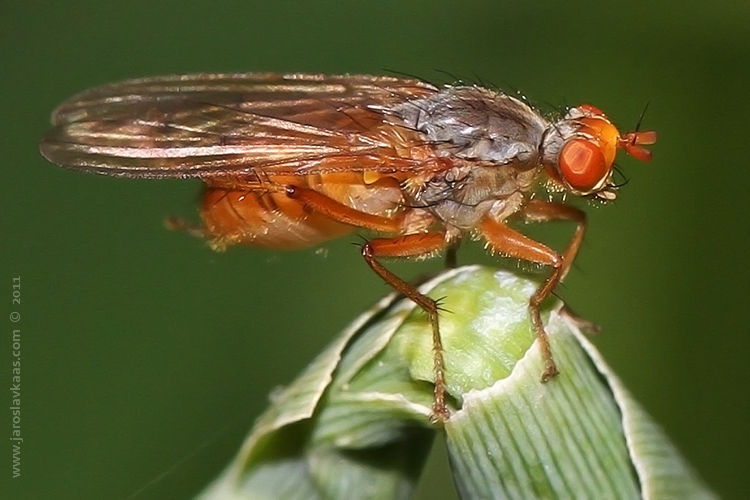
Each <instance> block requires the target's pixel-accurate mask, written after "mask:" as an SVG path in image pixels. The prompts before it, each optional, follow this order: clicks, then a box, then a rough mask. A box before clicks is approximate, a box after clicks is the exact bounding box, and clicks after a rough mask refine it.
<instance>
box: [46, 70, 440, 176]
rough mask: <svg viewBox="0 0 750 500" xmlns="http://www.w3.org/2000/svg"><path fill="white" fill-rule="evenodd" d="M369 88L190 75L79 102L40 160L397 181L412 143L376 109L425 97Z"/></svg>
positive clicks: (109, 169)
mask: <svg viewBox="0 0 750 500" xmlns="http://www.w3.org/2000/svg"><path fill="white" fill-rule="evenodd" d="M436 91H437V89H436V88H435V87H433V86H432V85H429V84H427V83H424V82H421V81H419V80H409V79H403V78H394V77H373V76H332V77H330V76H328V77H327V76H322V75H277V74H260V73H248V74H197V75H183V76H167V77H155V78H144V79H138V80H128V81H124V82H120V83H114V84H110V85H104V86H101V87H97V88H94V89H91V90H87V91H84V92H82V93H80V94H78V95H76V96H74V97H73V98H71V99H70V100H68V101H67V102H65V103H63V104H62V105H61V106H60V107H59V108H58V109H57V110H56V111H55V112H54V113H53V115H52V124H53V125H54V128H53V129H52V130H51V131H50V132H49V133H48V134H47V135H46V136H45V137H44V138H43V139H42V141H41V144H40V149H41V152H42V154H43V155H44V156H45V157H46V158H47V159H48V160H50V161H51V162H53V163H56V164H58V165H61V166H63V167H68V168H73V169H78V170H85V171H90V172H96V173H101V174H106V175H112V176H122V177H150V178H164V177H201V178H210V177H226V176H233V175H238V176H241V175H243V174H253V173H255V174H257V173H258V169H260V170H262V171H264V172H266V173H270V172H279V173H284V172H288V173H295V174H300V175H307V174H312V173H322V172H330V171H339V170H377V171H405V170H408V169H410V168H415V167H417V166H418V164H419V163H420V162H419V161H418V160H411V159H409V158H404V157H403V155H402V154H401V155H400V154H398V151H399V150H401V151H402V150H403V148H404V147H407V148H408V147H411V146H418V145H420V144H421V141H422V139H421V137H420V135H419V134H418V133H416V132H415V131H413V130H408V129H406V128H404V127H402V126H400V125H399V124H396V123H393V122H392V119H391V118H390V117H388V116H385V115H383V114H382V113H380V112H378V111H377V109H380V108H383V107H388V106H389V105H391V104H395V103H398V102H403V101H404V100H408V99H415V98H420V97H425V96H427V95H430V94H432V93H434V92H436Z"/></svg>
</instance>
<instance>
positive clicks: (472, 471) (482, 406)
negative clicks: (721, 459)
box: [199, 267, 715, 500]
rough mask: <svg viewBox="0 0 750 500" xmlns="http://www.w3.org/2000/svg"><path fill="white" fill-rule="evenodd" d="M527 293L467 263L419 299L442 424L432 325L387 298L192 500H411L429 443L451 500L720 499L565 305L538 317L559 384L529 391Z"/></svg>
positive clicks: (535, 368)
mask: <svg viewBox="0 0 750 500" xmlns="http://www.w3.org/2000/svg"><path fill="white" fill-rule="evenodd" d="M537 286H538V285H537V284H536V283H534V282H532V281H529V280H527V279H524V278H521V277H518V276H516V275H514V274H511V273H509V272H506V271H495V270H490V269H486V268H481V267H466V268H461V269H456V270H452V271H448V272H446V273H443V274H442V275H440V276H439V277H437V278H436V279H434V280H432V281H431V282H429V283H427V284H425V285H424V286H423V287H421V290H422V291H423V293H428V294H429V295H430V296H432V297H433V298H442V301H441V303H442V305H443V308H444V309H445V312H443V313H442V314H441V317H440V327H441V334H442V338H443V343H444V353H445V366H446V377H447V385H448V387H447V389H448V394H449V395H450V398H449V399H450V401H449V402H450V406H451V408H452V412H453V414H452V417H451V418H450V420H449V421H448V422H446V423H445V425H444V426H442V425H433V424H431V423H430V420H429V416H430V411H431V410H430V408H431V405H432V391H433V387H432V382H433V355H432V343H431V342H432V341H431V332H430V327H429V322H428V321H427V318H426V317H425V315H424V314H423V313H422V312H421V311H420V310H419V309H418V308H416V307H415V306H414V304H413V303H411V302H410V301H408V300H399V299H398V298H396V297H395V296H390V297H388V298H386V299H384V300H382V301H381V302H380V303H379V304H378V305H377V306H375V307H374V308H373V309H371V310H370V311H368V312H367V313H366V314H364V315H363V316H361V317H360V318H358V319H357V320H356V321H355V322H354V323H353V324H352V326H350V327H349V328H347V329H346V330H345V331H344V332H343V333H342V334H341V336H340V337H339V338H338V339H336V340H335V341H334V342H333V344H332V345H331V346H330V347H329V348H328V349H326V350H325V351H324V352H323V353H321V355H320V356H318V358H317V359H316V360H315V361H313V363H311V364H310V366H309V367H308V368H307V369H306V370H305V371H304V372H303V374H302V375H301V376H300V377H299V378H298V379H297V380H295V381H294V382H293V383H292V384H290V385H289V386H288V387H287V388H286V389H285V390H284V391H283V392H281V393H280V394H279V395H278V396H276V397H275V399H274V401H273V403H272V405H271V407H270V408H269V409H268V410H267V411H266V413H265V414H264V415H262V416H261V417H260V418H259V419H258V421H257V422H256V424H255V427H254V429H253V431H252V432H251V434H250V435H249V436H248V438H247V440H246V442H245V444H244V445H243V447H242V449H241V450H240V452H239V453H238V455H237V457H236V458H235V459H234V461H233V462H232V463H231V464H230V465H229V467H228V468H227V469H226V470H225V471H224V473H223V474H222V475H221V476H220V477H219V478H218V479H217V480H216V481H215V482H214V483H213V484H212V485H210V486H209V488H207V489H206V491H204V492H203V493H202V494H201V496H200V497H199V498H201V499H206V500H207V499H297V498H299V499H326V500H328V499H363V498H367V499H401V498H404V499H405V498H409V497H410V496H411V494H412V492H413V490H414V487H415V484H416V482H417V480H418V477H419V474H420V471H421V468H422V466H423V464H424V461H425V459H426V456H427V454H428V452H429V448H430V446H431V443H432V441H433V438H434V436H435V435H436V434H440V435H443V436H445V439H446V443H447V449H448V454H449V458H450V463H451V468H452V472H453V477H454V481H455V484H456V489H457V490H458V493H459V495H460V497H461V498H462V499H480V498H519V499H530V498H549V499H561V498H576V499H577V498H595V499H606V498H613V499H627V498H634V499H637V498H645V499H669V498H675V499H678V498H679V499H685V498H695V499H698V498H715V497H714V496H713V494H712V493H711V492H710V491H709V490H708V489H707V488H706V487H705V486H704V485H703V484H702V483H701V481H700V479H698V478H697V476H696V475H695V474H694V473H693V472H692V470H691V469H690V468H689V466H688V465H687V464H685V462H684V461H683V460H682V459H681V458H680V456H679V454H678V453H677V452H676V450H675V448H674V446H673V445H671V444H670V443H669V442H668V440H667V439H666V438H665V437H664V435H663V433H661V431H660V430H659V429H658V426H656V425H655V424H654V423H653V422H652V421H651V420H650V418H649V417H648V415H647V414H646V413H645V412H644V411H643V410H642V409H641V408H640V407H639V406H638V405H637V404H636V403H635V402H634V400H633V399H632V398H631V397H630V395H629V394H628V393H627V392H626V391H625V390H624V388H623V387H622V384H621V383H620V382H619V380H618V379H617V378H616V377H615V376H614V375H613V374H612V373H611V370H610V369H609V368H608V367H607V366H606V364H605V363H604V362H603V360H602V359H601V356H600V355H599V354H598V353H597V352H596V350H595V349H594V347H593V346H592V345H591V344H590V343H589V342H588V340H587V339H585V337H584V336H583V335H582V334H581V333H580V331H579V328H578V325H577V324H576V320H575V319H573V318H572V317H571V316H570V315H568V314H566V312H565V310H564V308H562V305H561V304H560V303H549V304H547V308H546V309H545V310H544V312H543V315H544V317H545V319H546V321H547V327H546V330H547V332H548V333H549V336H550V342H551V345H552V350H553V354H554V357H555V361H556V362H557V365H558V368H559V369H560V375H558V376H557V377H555V378H554V379H552V380H551V381H549V382H547V383H544V384H543V383H541V382H540V376H541V373H542V370H543V363H542V359H541V355H540V352H539V350H538V348H537V344H536V340H535V334H534V332H533V329H532V327H531V324H530V321H529V315H528V300H529V297H530V295H531V294H532V293H533V292H534V290H535V289H536V287H537Z"/></svg>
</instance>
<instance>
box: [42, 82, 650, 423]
mask: <svg viewBox="0 0 750 500" xmlns="http://www.w3.org/2000/svg"><path fill="white" fill-rule="evenodd" d="M52 123H53V125H54V128H53V129H52V130H51V131H50V132H49V133H48V134H47V135H46V136H45V137H44V139H42V142H41V146H40V148H41V152H42V154H43V155H44V156H45V158H47V159H48V160H49V161H51V162H52V163H56V164H58V165H60V166H63V167H66V168H72V169H75V170H82V171H86V172H93V173H98V174H104V175H109V176H115V177H130V178H153V179H159V178H199V179H201V180H202V181H203V182H204V183H205V191H204V194H203V199H202V204H201V218H202V220H203V225H202V227H201V228H188V226H187V225H185V224H184V223H181V222H179V221H174V222H173V225H176V226H180V227H184V228H186V229H189V230H190V232H192V233H194V234H198V235H200V236H203V237H205V238H206V239H207V240H208V242H209V244H210V245H211V247H213V248H214V249H216V250H222V249H225V248H226V247H228V246H231V245H235V244H241V245H250V246H256V247H265V248H269V249H284V250H286V249H297V248H306V247H311V246H315V245H318V244H320V243H322V242H324V241H327V240H330V239H333V238H338V237H340V236H343V235H346V234H349V233H352V232H354V231H356V230H366V231H368V232H369V233H371V234H373V235H374V237H373V238H372V239H369V240H368V241H367V242H365V243H364V244H363V245H362V247H361V252H362V256H363V257H364V259H365V261H366V262H367V264H368V265H369V266H370V267H371V268H372V270H373V271H375V273H376V274H378V275H379V276H380V277H381V278H382V279H384V280H385V281H386V282H387V283H389V284H390V285H391V286H392V287H393V288H394V289H396V290H397V291H398V292H400V293H401V294H403V295H404V296H406V297H408V298H409V299H411V300H412V301H414V302H415V303H416V304H417V305H418V306H419V307H420V308H422V309H423V310H424V311H425V313H426V314H427V316H428V317H429V320H430V324H431V328H432V341H433V347H434V377H435V380H434V381H435V388H434V402H433V408H432V412H433V419H434V420H436V421H439V420H445V419H447V418H448V417H449V411H448V408H447V406H446V401H445V397H446V396H445V367H444V361H443V347H442V342H441V338H440V330H439V322H438V306H437V304H436V302H435V301H434V300H433V299H431V298H429V297H427V296H425V295H423V294H421V293H420V292H419V291H418V290H417V289H416V288H415V287H414V286H412V285H411V284H409V283H407V282H406V281H404V280H402V279H401V278H399V277H398V276H396V275H395V274H393V273H392V272H391V271H389V270H388V269H386V268H385V267H384V266H383V265H382V264H381V263H380V259H382V258H389V257H403V258H408V257H412V258H414V257H430V256H433V255H436V254H438V253H440V252H442V251H446V252H447V253H448V258H449V261H450V260H451V259H452V258H454V256H453V253H454V251H455V248H456V246H457V245H458V243H459V242H460V240H461V239H462V238H465V237H472V238H479V239H482V240H484V242H485V244H486V246H487V247H488V249H490V250H491V251H493V252H499V253H501V254H503V255H507V256H510V257H514V258H518V259H522V260H525V261H530V262H534V263H537V264H541V265H544V266H548V267H549V268H550V269H551V272H550V274H549V275H548V276H547V277H546V279H545V280H544V281H543V283H542V284H541V286H540V287H539V288H538V289H537V290H536V292H535V293H534V294H533V295H532V297H531V300H530V303H529V311H530V314H531V319H532V322H533V326H534V330H535V332H536V336H537V339H538V341H539V346H540V348H541V351H542V355H543V358H544V365H545V368H544V371H543V373H542V376H541V378H542V381H547V380H549V379H550V378H551V377H553V376H555V375H556V374H557V373H558V370H557V367H556V366H555V362H554V359H553V356H552V352H551V349H550V345H549V341H548V339H547V334H546V333H545V331H544V326H543V324H542V319H541V315H540V310H539V307H540V304H541V303H542V302H543V301H544V300H545V299H546V298H547V297H548V296H549V295H550V294H551V293H552V292H553V290H554V289H555V287H556V285H557V284H558V283H559V282H560V281H561V280H562V279H563V278H564V277H565V275H566V274H567V273H568V270H569V269H570V266H571V264H572V263H573V260H574V258H575V256H576V253H577V252H578V249H579V247H580V245H581V242H582V240H583V236H584V231H585V228H586V216H585V213H584V212H583V211H581V210H580V209H578V208H575V207H573V206H571V205H568V204H566V203H564V202H560V201H547V200H543V199H542V198H541V197H535V196H534V194H535V193H537V192H539V191H546V192H548V193H565V194H566V195H567V194H570V195H575V196H578V197H582V198H590V199H597V200H600V201H603V202H607V201H611V200H614V199H615V197H616V194H617V188H618V186H617V184H616V183H615V181H614V180H613V164H614V161H615V156H616V153H617V150H618V149H623V150H625V152H626V153H628V154H629V155H631V156H633V157H635V158H637V159H639V160H642V161H648V160H649V159H650V158H651V154H650V152H649V151H648V150H646V149H645V148H643V147H642V146H643V145H648V144H653V143H654V142H655V141H656V133H655V132H653V131H637V130H636V131H634V132H628V133H625V134H620V132H619V131H618V130H617V128H616V127H615V126H614V125H613V124H612V122H611V121H610V120H609V119H608V118H607V117H606V116H605V115H604V113H603V112H602V111H601V110H599V109H598V108H595V107H593V106H590V105H581V106H577V107H573V108H570V109H568V110H567V112H566V113H565V115H564V116H562V117H557V118H555V119H548V118H547V117H545V116H543V115H542V114H541V113H540V112H539V111H537V110H536V109H534V108H533V107H531V106H530V105H528V104H526V103H525V102H523V101H521V100H519V99H516V98H515V97H512V96H509V95H507V94H504V93H502V92H499V91H495V90H489V89H486V88H483V87H480V86H476V85H472V86H466V85H455V86H450V85H449V86H442V87H438V86H435V85H432V84H429V83H426V82H424V81H420V80H416V79H407V78H398V77H387V76H364V75H360V76H349V75H347V76H324V75H308V74H291V75H278V74H267V73H247V74H197V75H183V76H167V77H155V78H144V79H138V80H128V81H124V82H120V83H114V84H110V85H104V86H101V87H97V88H94V89H91V90H87V91H84V92H82V93H80V94H78V95H76V96H74V97H72V98H71V99H70V100H68V101H66V102H64V103H63V104H62V105H61V106H60V107H59V108H58V109H57V110H56V111H55V112H54V113H53V115H52ZM511 221H525V222H547V221H572V222H573V223H575V225H576V230H575V232H574V234H573V237H572V239H571V240H570V242H569V244H568V246H567V248H566V249H565V250H564V251H563V252H562V253H558V252H556V251H555V250H553V249H551V248H549V247H548V246H546V245H545V244H543V243H541V242H538V241H536V240H534V239H531V238H529V237H527V236H525V235H524V234H522V233H521V232H519V231H517V230H516V229H513V228H511V227H510V226H509V225H508V223H509V222H511Z"/></svg>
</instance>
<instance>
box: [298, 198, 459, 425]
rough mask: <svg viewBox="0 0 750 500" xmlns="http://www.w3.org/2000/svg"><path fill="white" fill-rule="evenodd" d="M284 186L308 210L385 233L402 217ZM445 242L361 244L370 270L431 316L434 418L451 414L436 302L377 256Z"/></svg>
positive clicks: (441, 238)
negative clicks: (387, 266)
mask: <svg viewBox="0 0 750 500" xmlns="http://www.w3.org/2000/svg"><path fill="white" fill-rule="evenodd" d="M284 189H285V192H286V195H287V196H289V197H290V198H293V199H296V200H299V201H300V202H302V203H304V204H305V206H307V207H308V208H309V209H310V210H313V211H315V212H318V213H321V214H324V215H326V216H328V217H330V218H331V219H334V220H336V221H339V222H343V223H344V224H350V225H352V226H357V227H362V228H366V229H370V230H373V231H379V232H384V233H397V232H398V231H399V230H401V224H402V218H400V217H396V218H388V217H381V216H378V215H372V214H368V213H365V212H360V211H359V210H355V209H353V208H351V207H348V206H346V205H343V204H341V203H339V202H338V201H336V200H332V199H331V198H329V197H327V196H326V195H324V194H321V193H318V192H317V191H314V190H312V189H308V188H303V187H299V186H293V185H288V186H285V188H284ZM446 246H448V243H447V242H446V238H445V233H443V232H434V233H415V234H407V235H405V236H397V237H394V238H376V239H373V240H370V241H368V242H367V243H365V244H364V245H362V256H363V257H364V259H365V261H366V262H367V264H368V265H369V266H370V267H371V268H372V270H373V271H375V273H377V275H378V276H380V277H381V278H383V280H385V282H386V283H388V284H389V285H391V286H392V287H393V288H395V289H396V291H398V292H399V293H401V294H402V295H403V296H405V297H407V298H408V299H410V300H411V301H412V302H414V303H415V304H417V305H418V306H419V307H421V308H422V310H423V311H424V312H425V313H426V314H427V316H428V317H429V319H430V326H431V327H432V351H433V362H434V370H435V392H434V400H433V404H432V416H431V419H432V420H433V421H436V422H437V421H445V420H447V419H448V417H449V415H450V413H449V411H448V408H447V407H446V406H445V363H444V360H443V342H442V340H441V339H440V329H439V327H438V305H437V303H436V302H435V301H434V300H433V299H431V298H429V297H427V296H426V295H423V294H421V293H419V290H417V289H416V288H415V287H414V286H412V285H410V284H409V283H407V282H406V281H404V280H402V279H401V278H399V277H398V276H396V275H395V274H393V273H392V272H391V271H389V270H388V269H386V268H385V267H384V266H383V265H382V264H381V263H380V262H378V260H377V259H378V258H381V257H417V256H423V255H429V254H432V253H435V252H438V251H440V250H443V249H444V248H445V247H446Z"/></svg>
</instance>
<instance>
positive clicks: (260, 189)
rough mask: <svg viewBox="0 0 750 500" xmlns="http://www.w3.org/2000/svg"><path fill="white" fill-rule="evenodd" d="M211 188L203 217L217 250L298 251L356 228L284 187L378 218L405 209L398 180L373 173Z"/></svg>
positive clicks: (279, 178) (292, 177)
mask: <svg viewBox="0 0 750 500" xmlns="http://www.w3.org/2000/svg"><path fill="white" fill-rule="evenodd" d="M207 184H208V188H207V189H206V191H205V193H204V195H203V202H202V207H201V217H202V218H203V223H204V226H205V231H206V233H207V236H208V237H209V238H210V239H211V240H212V241H211V244H212V246H214V247H215V248H217V249H223V248H225V247H227V246H229V245H232V244H242V245H250V246H257V247H264V248H272V249H287V250H294V249H299V248H307V247H311V246H314V245H317V244H320V243H322V242H324V241H327V240H330V239H334V238H338V237H340V236H343V235H345V234H348V233H351V232H352V231H354V230H355V229H356V227H354V226H350V225H347V224H342V223H340V222H337V221H334V220H332V219H330V218H329V217H327V216H326V215H323V214H320V213H316V212H315V211H312V210H310V209H309V207H307V206H305V205H304V204H303V203H302V202H301V201H299V200H296V199H292V198H290V197H288V196H287V194H286V192H285V187H286V186H289V185H292V186H297V187H303V188H308V189H313V190H315V191H317V192H319V193H321V194H324V195H326V196H327V197H329V198H331V199H332V200H335V201H337V202H339V203H341V204H344V205H346V206H349V207H351V208H354V209H356V210H359V211H362V212H366V213H370V214H373V215H379V216H384V217H393V216H394V215H396V214H397V213H399V212H400V211H401V210H402V208H403V207H402V195H401V190H400V187H399V181H398V180H397V179H396V178H394V177H392V176H382V175H380V174H376V173H370V172H347V173H334V174H320V175H317V174H316V175H307V176H295V175H284V176H268V177H264V178H263V179H262V180H257V179H255V180H254V181H253V182H250V183H246V184H242V183H238V182H236V181H235V182H229V181H228V180H225V179H219V180H213V179H212V180H209V181H207Z"/></svg>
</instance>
